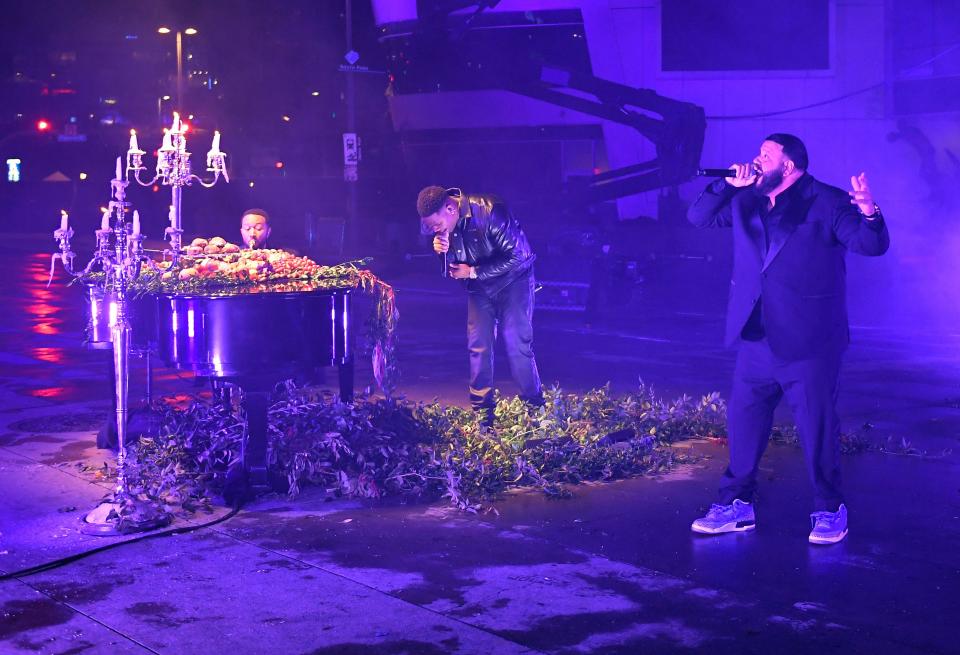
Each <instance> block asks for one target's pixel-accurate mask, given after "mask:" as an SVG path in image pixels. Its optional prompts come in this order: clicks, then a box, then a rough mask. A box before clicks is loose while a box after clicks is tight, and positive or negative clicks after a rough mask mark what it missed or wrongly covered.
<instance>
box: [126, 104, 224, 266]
mask: <svg viewBox="0 0 960 655" xmlns="http://www.w3.org/2000/svg"><path fill="white" fill-rule="evenodd" d="M144 154H145V153H144V151H143V150H141V149H140V146H139V145H138V144H137V133H136V131H134V130H130V148H129V149H128V150H127V167H126V173H127V177H128V178H129V175H130V173H133V179H134V180H136V182H137V184H139V185H140V186H152V185H154V184H162V185H164V186H169V187H170V192H171V200H170V214H169V218H170V226H169V227H168V228H167V229H166V230H165V231H164V236H165V237H166V238H168V239H169V240H170V249H169V251H168V254H169V255H170V257H171V258H172V259H173V263H174V264H176V263H177V262H178V261H179V260H180V250H181V240H182V237H183V228H182V223H181V217H180V207H181V195H182V193H183V187H185V186H190V185H191V184H193V183H194V182H197V183H199V184H200V185H201V186H203V187H204V188H208V189H209V188H210V187H212V186H214V185H215V184H216V183H217V182H219V181H220V178H221V176H222V177H223V180H224V182H227V183H229V182H230V177H229V175H228V174H227V154H226V153H225V152H222V151H221V150H220V132H218V131H215V132H214V133H213V143H212V144H211V145H210V150H209V151H207V172H209V173H213V179H212V180H211V181H209V182H206V181H204V180H203V179H202V178H201V177H199V176H198V175H194V174H193V173H192V172H191V170H190V153H189V152H188V151H187V137H186V129H185V128H184V124H183V122H182V121H181V120H180V114H178V113H176V112H174V113H173V124H172V125H171V126H170V129H169V130H166V129H165V130H164V131H163V142H162V143H161V145H160V148H159V150H157V168H156V174H155V175H154V177H153V179H152V180H146V181H144V180H141V179H140V176H141V172H142V171H145V170H147V168H146V166H144V165H143V155H144ZM117 177H120V176H119V174H118V175H117Z"/></svg>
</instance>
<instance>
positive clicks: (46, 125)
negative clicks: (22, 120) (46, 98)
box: [37, 118, 50, 132]
mask: <svg viewBox="0 0 960 655" xmlns="http://www.w3.org/2000/svg"><path fill="white" fill-rule="evenodd" d="M37 129H38V130H40V131H41V132H46V131H47V130H49V129H50V121H47V120H44V119H42V118H41V119H40V120H38V121H37Z"/></svg>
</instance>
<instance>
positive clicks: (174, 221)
mask: <svg viewBox="0 0 960 655" xmlns="http://www.w3.org/2000/svg"><path fill="white" fill-rule="evenodd" d="M169 217H170V225H171V226H172V227H177V213H176V212H175V211H174V209H173V205H170V214H169Z"/></svg>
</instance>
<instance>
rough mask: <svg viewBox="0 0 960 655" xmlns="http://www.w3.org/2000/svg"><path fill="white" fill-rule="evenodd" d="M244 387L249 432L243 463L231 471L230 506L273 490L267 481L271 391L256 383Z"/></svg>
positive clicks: (227, 497)
mask: <svg viewBox="0 0 960 655" xmlns="http://www.w3.org/2000/svg"><path fill="white" fill-rule="evenodd" d="M243 387H244V394H243V409H244V412H245V413H246V415H247V435H246V438H245V439H244V440H243V444H242V446H241V450H240V464H239V465H238V466H236V465H235V466H233V467H231V469H230V470H229V471H228V472H227V481H226V485H225V486H224V489H223V499H224V500H225V501H226V502H227V504H228V505H239V504H242V503H244V502H246V501H247V500H251V499H253V498H255V497H256V496H258V495H259V494H261V493H264V492H267V491H270V486H269V483H268V480H267V407H268V406H269V404H270V391H269V390H259V389H256V387H255V386H254V385H243ZM251 387H252V388H251Z"/></svg>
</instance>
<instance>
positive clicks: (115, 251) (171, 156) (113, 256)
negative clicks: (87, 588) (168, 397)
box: [51, 114, 230, 535]
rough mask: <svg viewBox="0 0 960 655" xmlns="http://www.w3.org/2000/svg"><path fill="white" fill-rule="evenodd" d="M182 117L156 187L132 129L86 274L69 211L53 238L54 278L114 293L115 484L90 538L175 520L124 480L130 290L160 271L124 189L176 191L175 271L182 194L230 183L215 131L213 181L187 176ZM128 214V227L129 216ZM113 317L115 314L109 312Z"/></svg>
mask: <svg viewBox="0 0 960 655" xmlns="http://www.w3.org/2000/svg"><path fill="white" fill-rule="evenodd" d="M184 133H185V130H184V128H183V124H182V123H181V122H180V117H179V115H177V114H174V119H173V126H172V127H171V128H170V129H169V130H164V136H163V143H162V145H161V147H160V149H159V150H158V151H157V155H158V157H157V170H156V175H155V176H154V178H153V179H152V180H149V181H143V180H141V179H140V175H141V171H144V170H146V168H145V167H144V166H143V155H144V154H145V153H144V151H142V150H140V148H139V146H138V144H137V136H136V132H135V131H133V130H131V133H130V148H129V150H128V151H127V166H126V174H124V171H123V170H122V167H121V159H120V158H119V157H118V158H117V168H116V175H115V177H114V179H113V180H111V181H110V191H111V193H110V203H109V205H108V206H107V210H106V211H105V212H104V214H103V216H102V218H101V223H100V229H99V230H97V231H96V233H95V234H96V239H97V246H96V250H95V251H94V255H93V257H92V258H91V259H90V261H89V262H88V263H87V265H86V266H85V267H84V268H83V269H82V270H78V269H77V268H76V267H75V266H74V260H75V258H76V255H75V253H74V252H73V249H72V247H71V244H70V239H71V238H72V237H73V234H74V232H73V228H71V227H70V225H69V217H68V215H67V212H65V211H62V212H61V218H60V229H58V230H56V231H55V232H54V233H53V236H54V239H56V240H57V242H58V244H59V249H60V252H59V253H54V255H53V261H52V262H51V275H52V273H53V266H54V265H55V264H56V260H57V259H59V260H60V261H61V262H62V264H63V267H64V269H65V270H66V271H67V273H68V274H70V275H72V276H74V277H78V278H86V277H87V276H88V275H89V274H90V273H91V272H93V271H94V270H96V269H97V267H99V268H100V270H102V271H103V274H104V277H103V282H102V284H103V289H101V291H103V292H104V293H103V295H104V296H106V295H107V292H109V293H110V296H111V298H112V300H111V304H112V305H113V307H114V309H115V312H116V314H115V316H111V318H110V321H111V324H112V325H111V337H112V338H111V341H112V342H113V363H114V375H115V380H114V381H115V383H116V398H115V402H116V421H117V445H118V451H117V483H116V486H115V488H114V491H113V494H112V497H110V498H108V499H106V500H105V501H104V502H102V503H101V504H100V505H99V506H98V507H97V508H96V509H94V510H93V511H91V512H90V513H88V514H87V515H86V517H85V518H84V524H83V530H84V532H87V533H89V534H98V535H111V534H118V533H128V532H141V531H145V530H152V529H154V528H157V527H160V526H162V525H166V524H167V523H169V522H170V520H171V518H172V517H171V516H170V515H169V513H168V512H166V511H165V510H164V509H163V507H162V506H161V505H160V504H159V503H158V502H155V501H152V500H150V499H146V498H143V497H141V496H140V495H139V494H134V493H131V491H130V486H129V481H128V479H127V466H126V457H127V452H126V444H127V416H128V409H127V405H128V403H127V400H128V393H127V392H128V388H129V378H130V361H129V358H130V345H131V332H132V328H131V322H130V308H129V300H128V291H129V287H130V284H131V282H133V281H135V280H136V279H137V278H139V277H140V272H141V270H142V267H143V266H144V265H146V266H149V267H151V268H152V269H153V270H154V271H155V272H158V273H159V272H160V271H159V268H158V267H157V265H156V264H155V263H154V262H153V260H151V259H150V258H149V257H147V256H146V255H145V254H144V248H143V235H142V233H141V232H140V214H139V213H138V212H137V211H135V210H134V211H133V212H132V214H131V213H130V203H129V202H127V201H126V189H127V187H128V186H129V184H130V182H129V179H128V178H129V174H130V173H131V172H132V173H133V178H134V179H135V180H136V182H137V183H138V184H139V185H141V186H150V185H153V184H156V183H161V184H164V185H167V186H170V187H171V188H172V192H173V202H172V204H171V206H170V226H169V227H168V228H167V229H166V232H165V235H166V237H167V238H169V239H170V248H169V249H168V250H167V251H165V254H169V255H170V257H171V259H172V260H173V264H174V265H175V264H176V263H177V262H178V261H179V259H180V250H181V235H182V234H183V229H182V227H181V225H182V224H181V217H180V194H181V191H182V189H183V187H184V186H189V185H191V184H192V183H193V182H199V183H200V184H201V185H202V186H204V187H207V188H209V187H211V186H213V185H214V184H216V183H217V182H218V181H219V179H220V177H221V175H222V176H223V179H224V180H225V181H227V182H229V181H230V180H229V179H228V177H227V170H226V154H225V153H223V152H221V151H220V133H219V132H215V133H214V137H213V144H212V146H211V148H210V151H209V152H208V153H207V170H208V171H210V172H212V173H213V180H212V181H210V182H205V181H204V180H202V179H201V178H200V177H198V176H196V175H193V174H192V173H191V172H190V153H189V152H187V150H186V137H185V136H184ZM128 215H130V218H131V219H132V220H131V221H129V222H128V220H127V217H128ZM111 313H112V312H111Z"/></svg>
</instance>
